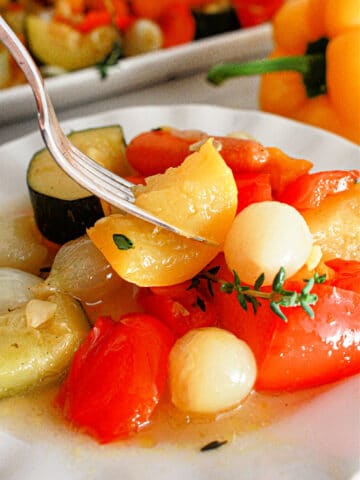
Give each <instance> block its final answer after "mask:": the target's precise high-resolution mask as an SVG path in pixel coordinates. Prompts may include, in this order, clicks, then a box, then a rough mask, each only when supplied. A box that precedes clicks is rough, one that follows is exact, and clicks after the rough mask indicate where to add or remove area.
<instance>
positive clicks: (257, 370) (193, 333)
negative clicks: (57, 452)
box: [0, 125, 360, 448]
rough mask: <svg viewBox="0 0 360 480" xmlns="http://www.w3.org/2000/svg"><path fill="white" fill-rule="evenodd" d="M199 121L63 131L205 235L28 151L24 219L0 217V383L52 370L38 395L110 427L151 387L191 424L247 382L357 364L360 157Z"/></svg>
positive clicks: (151, 410) (139, 419)
mask: <svg viewBox="0 0 360 480" xmlns="http://www.w3.org/2000/svg"><path fill="white" fill-rule="evenodd" d="M214 133H216V132H203V131H198V130H181V131H180V130H177V129H174V128H171V127H169V126H166V127H160V128H155V129H154V130H151V131H146V132H143V133H140V134H138V135H137V136H136V137H134V138H132V139H127V141H126V140H125V139H124V135H123V133H122V129H121V127H120V126H117V125H110V126H102V127H99V128H97V129H91V130H83V131H78V132H73V133H71V134H70V135H71V138H72V141H74V142H76V144H77V145H78V146H79V148H81V149H83V150H84V151H85V152H86V153H87V154H88V155H89V156H92V158H93V159H94V160H95V161H98V162H101V163H103V164H104V165H106V167H107V168H109V169H111V170H113V171H115V172H119V173H121V174H122V175H124V176H127V177H128V178H131V180H132V181H133V182H134V183H136V184H137V186H136V187H135V194H136V202H137V204H138V205H140V206H142V207H144V208H146V209H148V210H150V211H152V212H153V213H154V214H156V215H158V216H160V217H162V218H164V219H165V220H167V221H169V222H171V223H173V224H176V225H178V226H179V227H181V228H183V229H186V230H187V231H189V232H191V233H193V234H196V235H200V236H203V237H206V238H207V239H208V240H209V241H210V242H209V243H198V242H196V241H193V240H189V239H186V238H182V237H179V236H176V235H175V234H172V233H170V232H167V231H165V230H162V229H159V228H158V227H154V226H152V225H150V224H146V223H144V222H143V221H141V220H140V219H137V218H135V217H131V216H129V215H128V214H123V213H122V212H120V211H117V210H116V209H114V208H113V207H112V206H111V205H108V204H106V203H105V202H103V201H100V200H98V199H96V198H94V197H92V196H90V195H89V194H88V193H87V192H86V191H84V190H83V189H80V188H79V187H78V186H77V185H76V184H74V182H73V181H72V180H71V179H69V178H67V177H66V176H63V175H62V172H59V170H58V168H57V167H56V165H55V164H54V163H53V160H52V159H51V158H50V157H49V155H48V153H47V152H46V151H42V152H38V153H36V154H35V155H34V156H33V158H32V159H31V160H30V164H29V169H28V174H27V182H28V188H29V192H30V198H31V201H32V204H33V209H34V218H35V221H36V223H35V222H34V220H33V218H32V217H2V218H1V219H0V222H1V229H0V231H1V235H2V239H1V240H2V241H1V243H0V266H1V268H0V331H1V336H0V338H1V340H0V358H1V359H2V361H1V369H0V396H1V397H6V396H11V395H16V394H17V395H19V394H27V392H29V391H33V390H39V389H40V388H44V387H45V386H46V385H48V384H53V385H56V394H55V398H54V406H53V407H52V408H55V409H56V410H57V411H58V412H60V414H61V416H62V418H64V419H66V420H67V421H68V422H69V423H70V424H72V425H73V426H74V427H75V428H76V429H79V430H80V431H81V432H86V433H88V434H89V435H91V436H93V437H94V438H95V439H97V441H98V442H100V443H108V442H112V441H115V440H119V439H124V438H128V437H131V436H133V435H134V434H135V433H136V432H138V431H140V430H143V429H146V428H147V426H148V425H149V424H150V425H151V424H152V423H155V422H156V421H157V412H158V409H159V408H161V406H163V405H166V404H168V405H171V406H172V407H171V408H172V409H173V411H175V412H182V413H183V414H184V415H186V418H187V419H188V420H187V421H188V422H190V424H191V423H192V422H195V424H196V422H197V421H198V419H199V418H201V421H202V422H216V421H217V419H218V417H221V415H222V414H223V413H226V415H228V416H229V417H230V418H234V419H236V416H237V415H238V413H239V412H238V410H239V408H238V407H239V406H240V405H242V406H246V404H247V403H248V402H251V401H252V400H251V398H252V397H253V395H254V392H257V395H264V394H266V395H268V396H269V395H273V394H274V393H276V395H279V394H284V393H285V392H294V393H293V395H296V393H295V392H300V391H301V390H303V389H308V388H315V387H318V386H322V385H326V384H329V383H331V382H335V381H338V380H341V379H343V378H346V377H348V376H351V375H355V374H357V373H359V371H360V350H359V335H360V248H359V245H360V183H359V179H360V171H359V170H349V171H345V170H336V171H324V172H316V173H312V171H311V169H312V163H311V162H310V161H309V160H306V159H294V158H291V157H289V156H288V155H287V154H286V153H285V152H283V151H281V150H280V149H278V148H275V147H267V146H264V145H261V144H260V143H259V142H257V141H256V140H254V139H250V138H245V137H243V136H241V135H239V134H232V135H229V136H217V135H213V134H214ZM62 177H63V178H62ZM54 212H56V215H55V213H54ZM94 212H95V213H94ZM69 220H70V221H69ZM278 398H281V395H280V396H279V397H278ZM222 444H223V443H221V442H220V443H219V444H216V445H213V446H209V447H208V448H215V447H216V446H220V445H222Z"/></svg>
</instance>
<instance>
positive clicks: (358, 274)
mask: <svg viewBox="0 0 360 480" xmlns="http://www.w3.org/2000/svg"><path fill="white" fill-rule="evenodd" d="M326 265H327V266H328V267H330V268H332V269H333V270H335V278H334V279H332V280H331V281H330V284H331V285H333V286H335V287H339V288H344V289H345V290H352V291H353V292H357V293H360V262H357V261H356V260H342V259H340V258H335V259H333V260H329V261H327V262H326Z"/></svg>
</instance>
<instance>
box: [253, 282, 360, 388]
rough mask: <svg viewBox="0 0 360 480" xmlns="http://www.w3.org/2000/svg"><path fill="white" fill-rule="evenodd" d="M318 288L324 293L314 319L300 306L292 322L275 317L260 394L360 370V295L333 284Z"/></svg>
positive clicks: (310, 384) (315, 383)
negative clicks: (274, 327) (283, 321)
mask: <svg viewBox="0 0 360 480" xmlns="http://www.w3.org/2000/svg"><path fill="white" fill-rule="evenodd" d="M313 290H314V292H315V293H317V294H318V295H319V300H318V302H317V304H316V305H314V307H313V310H314V313H315V319H314V320H312V319H311V318H310V317H309V316H308V315H307V314H306V313H305V312H304V311H303V310H302V309H301V308H300V307H295V308H293V309H291V312H289V313H288V311H287V316H288V324H285V323H281V320H280V319H279V320H278V319H273V321H276V322H277V327H276V330H275V333H274V336H273V338H272V341H271V344H270V347H269V351H268V353H267V355H266V358H265V360H264V361H263V363H262V365H261V367H260V372H259V377H258V380H257V385H256V388H257V390H263V391H284V390H288V391H289V390H299V389H303V388H309V387H315V386H319V385H324V384H327V383H331V382H335V381H337V380H340V379H342V378H345V377H348V376H351V375H354V374H356V373H359V372H360V295H359V294H358V293H356V292H352V291H350V290H343V289H340V288H337V287H333V286H330V285H318V286H316V287H315V288H314V289H313ZM288 310H290V309H288ZM270 321H271V320H270Z"/></svg>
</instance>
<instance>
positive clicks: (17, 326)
mask: <svg viewBox="0 0 360 480" xmlns="http://www.w3.org/2000/svg"><path fill="white" fill-rule="evenodd" d="M47 301H48V302H51V304H55V305H56V309H55V312H54V313H53V315H52V317H51V318H49V319H48V320H47V321H46V322H44V323H43V324H42V325H40V326H38V327H36V328H35V327H33V326H29V325H28V316H27V309H26V305H25V306H21V307H18V308H16V309H15V310H12V311H10V312H7V313H5V314H3V315H0V398H3V397H8V396H11V395H15V394H17V393H26V392H27V391H29V390H33V389H35V388H38V387H40V386H43V385H48V384H50V383H53V382H55V381H56V380H58V379H59V378H61V377H62V376H63V375H64V374H65V372H66V370H67V368H68V367H69V365H70V362H71V360H72V357H73V355H74V353H75V351H76V350H77V348H78V347H79V345H80V343H81V342H82V340H83V339H84V338H85V336H86V334H87V332H88V330H89V328H90V327H89V323H88V320H87V317H86V315H85V313H84V311H83V309H82V307H81V305H80V303H79V302H78V301H77V300H74V299H73V298H72V297H70V296H69V295H65V294H60V293H55V294H54V295H51V296H50V297H48V298H47Z"/></svg>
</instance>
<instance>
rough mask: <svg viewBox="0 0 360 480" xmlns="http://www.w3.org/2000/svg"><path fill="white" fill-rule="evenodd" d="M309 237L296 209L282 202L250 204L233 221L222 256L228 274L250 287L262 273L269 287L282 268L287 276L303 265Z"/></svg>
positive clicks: (309, 240) (306, 256)
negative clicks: (238, 278)
mask: <svg viewBox="0 0 360 480" xmlns="http://www.w3.org/2000/svg"><path fill="white" fill-rule="evenodd" d="M311 247H312V237H311V234H310V231H309V228H308V226H307V225H306V222H305V221H304V219H303V217H302V216H301V215H300V214H299V213H298V211H297V210H295V208H293V207H291V206H290V205H286V204H285V203H280V202H274V201H268V202H260V203H253V204H252V205H249V206H248V207H246V208H245V209H244V210H242V211H241V212H240V213H239V214H238V215H237V217H236V218H235V220H234V222H233V224H232V226H231V228H230V230H229V232H228V234H227V237H226V240H225V244H224V254H225V259H226V263H227V264H228V266H229V269H230V270H231V271H236V272H237V273H238V274H239V276H240V278H241V280H242V281H243V282H245V283H248V284H250V285H253V284H254V283H255V281H256V279H257V278H258V277H259V276H260V275H261V274H264V276H265V278H264V281H263V284H264V285H271V283H272V281H273V279H274V277H275V275H276V274H277V272H278V271H279V269H280V268H281V267H283V268H284V269H285V272H286V274H287V275H288V276H291V275H293V274H294V273H296V272H297V271H298V270H299V269H300V268H301V267H302V266H303V265H304V263H305V262H306V259H307V258H308V256H309V255H310V251H311Z"/></svg>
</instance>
